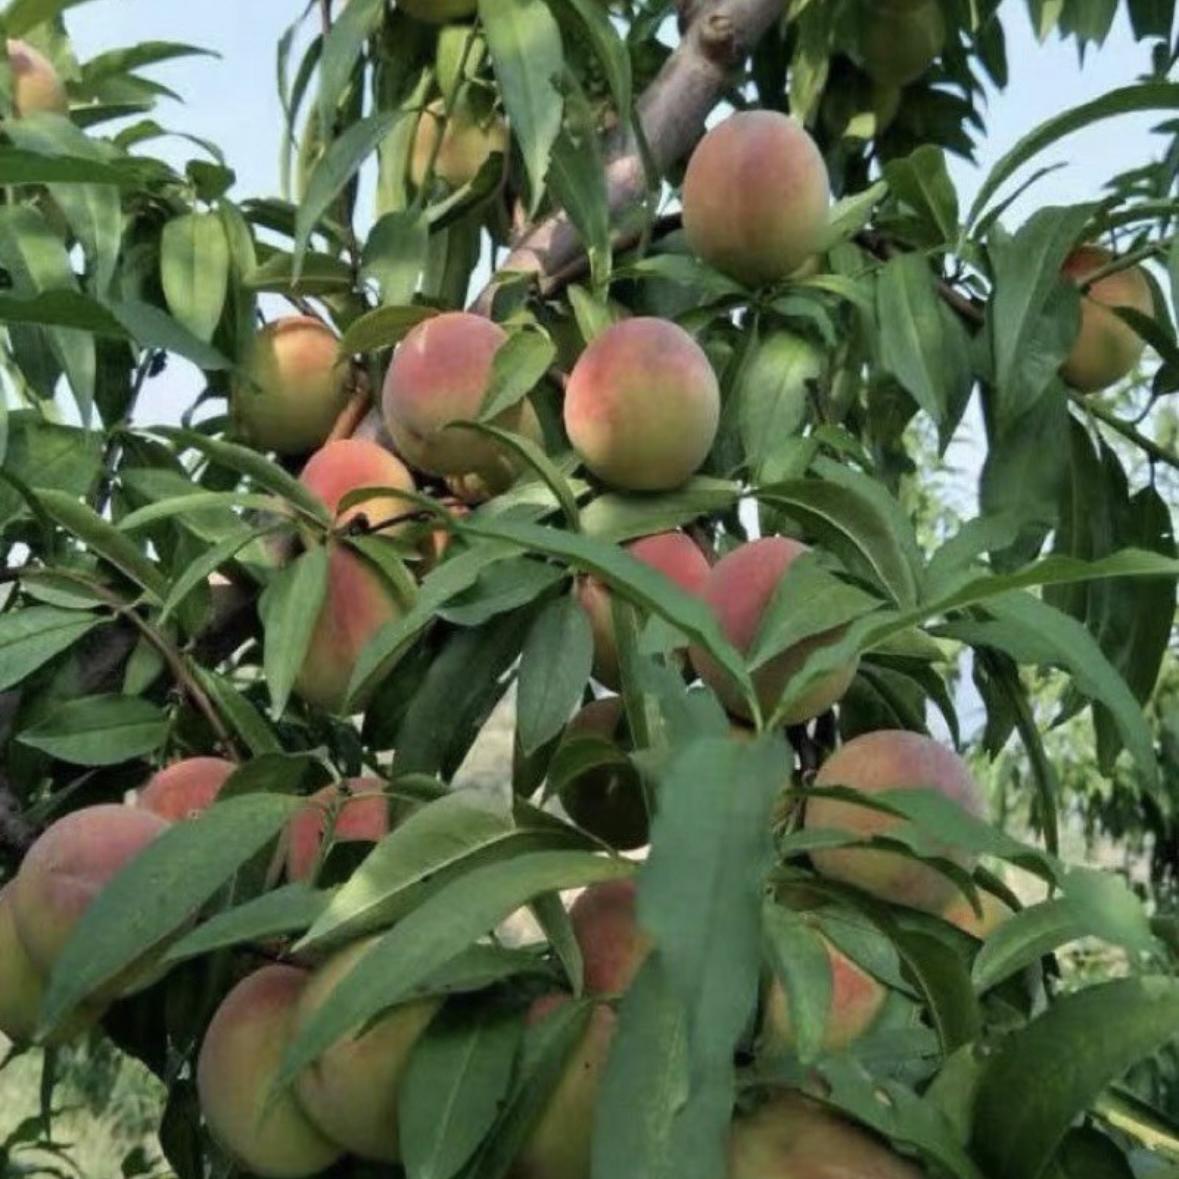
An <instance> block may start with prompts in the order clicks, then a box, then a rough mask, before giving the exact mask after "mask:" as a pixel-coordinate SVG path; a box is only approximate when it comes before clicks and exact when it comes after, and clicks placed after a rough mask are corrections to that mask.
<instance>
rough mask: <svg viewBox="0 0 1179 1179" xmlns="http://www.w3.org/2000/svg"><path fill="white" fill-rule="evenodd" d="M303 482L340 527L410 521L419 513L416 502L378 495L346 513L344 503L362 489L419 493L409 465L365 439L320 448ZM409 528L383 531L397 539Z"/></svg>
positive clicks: (301, 478) (392, 526) (395, 526)
mask: <svg viewBox="0 0 1179 1179" xmlns="http://www.w3.org/2000/svg"><path fill="white" fill-rule="evenodd" d="M299 482H300V483H302V484H303V486H304V487H306V488H307V490H308V491H313V492H314V493H315V494H316V495H317V496H319V498H320V499H321V500H323V502H324V504H325V505H326V506H327V509H328V511H330V512H331V513H332V514H333V515H335V516H336V524H337V525H343V524H347V523H348V522H349V521H351V520H363V521H365V522H366V523H369V524H379V523H381V522H382V521H386V520H394V519H396V518H397V517H398V516H401V517H407V518H408V517H410V516H412V515H413V514H414V513H415V512H416V511H417V510H418V509H417V507H416V506H415V505H414V504H413V502H412V501H410V500H408V499H403V498H402V497H400V496H396V495H374V496H372V497H371V498H369V499H365V500H361V501H360V502H359V503H355V504H353V505H352V506H351V507H350V508H345V509H344V510H343V511H342V512H341V511H339V510H338V505H339V503H340V500H342V499H343V498H344V497H345V496H346V495H348V494H349V493H350V492H353V491H359V490H360V489H361V488H366V487H367V488H373V487H392V488H395V489H397V490H400V491H416V490H417V489H416V487H415V485H414V481H413V476H412V475H411V474H410V473H409V471H408V470H407V469H406V466H405V464H404V463H403V462H402V461H401V460H400V459H399V458H398V457H397V456H396V455H395V454H392V453H390V452H389V451H387V450H386V449H385V448H384V447H383V446H380V445H379V444H378V443H376V442H369V441H368V440H366V439H364V438H339V439H336V440H335V441H334V442H329V443H328V444H327V445H326V446H322V447H320V449H319V450H317V451H316V452H315V453H314V454H313V455H312V456H311V457H310V458H309V459H308V460H307V465H306V466H305V467H304V468H303V473H302V474H301V475H300V476H299ZM405 528H406V524H404V523H397V524H387V525H386V526H385V527H383V528H382V529H381V530H380V531H381V534H382V535H384V536H396V535H397V533H398V532H403V531H404V530H405Z"/></svg>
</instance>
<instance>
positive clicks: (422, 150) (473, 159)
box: [409, 98, 508, 188]
mask: <svg viewBox="0 0 1179 1179" xmlns="http://www.w3.org/2000/svg"><path fill="white" fill-rule="evenodd" d="M440 137H441V141H442V142H441V143H439V142H438V141H439V138H440ZM435 144H438V148H437V151H438V155H437V156H436V157H435V159H434V175H435V176H437V177H438V178H439V179H440V180H445V181H446V183H447V184H449V185H450V186H451V188H462V186H463V185H464V184H469V183H470V182H471V181H472V180H474V179H475V177H476V176H477V175H478V173H479V169H480V168H482V167H483V165H484V164H485V163H487V161H488V159H489V158H490V157H491V154H492V153H493V152H499V153H501V154H502V153H504V152H506V151H507V148H508V129H507V126H506V125H505V124H504V121H503V119H501V118H500V117H499V116H498V115H493V116H492V117H491V119H490V120H488V121H487V122H486V123H483V124H481V123H480V122H479V121H478V120H477V119H476V118H475V116H474V114H473V113H472V112H471V111H470V110H467V109H465V108H464V107H463V106H462V105H460V106H459V107H457V108H456V109H455V110H453V111H452V112H451V115H450V118H449V119H448V118H447V117H446V104H445V103H444V102H443V101H442V99H440V98H439V99H436V100H435V101H434V102H432V103H430V105H429V106H427V107H426V109H425V110H423V111H422V115H421V118H420V119H418V129H417V132H416V134H415V135H414V140H413V154H412V155H411V156H410V163H409V173H410V178H411V179H412V180H413V182H414V185H415V186H416V187H418V188H420V187H421V186H422V184H423V183H424V182H425V179H426V170H427V168H428V167H429V165H430V157H431V156H432V155H433V153H434V150H435Z"/></svg>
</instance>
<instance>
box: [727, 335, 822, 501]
mask: <svg viewBox="0 0 1179 1179" xmlns="http://www.w3.org/2000/svg"><path fill="white" fill-rule="evenodd" d="M824 367H825V365H824V358H823V354H822V353H821V352H820V351H819V349H817V348H816V347H815V346H814V345H813V344H812V343H810V341H809V340H806V339H804V338H803V337H802V336H798V335H795V334H794V333H793V332H787V331H775V332H771V333H769V334H768V335H766V336H764V337H762V338H760V339H759V340H758V341H757V343H756V344H755V345H754V347H753V349H752V352H751V353H750V354H749V355H747V357H746V359H745V362H744V363H743V364H742V366H741V369H740V372H739V374H738V378H737V384H736V388H735V389H734V390H733V394H732V395H733V396H734V397H736V399H737V402H736V410H737V420H738V425H739V428H740V432H741V444H742V446H743V447H744V450H745V459H746V462H747V463H748V465H749V470H750V471H751V473H752V474H753V476H754V478H758V477H760V476H761V473H762V471H763V470H764V469H765V465H766V462H767V460H768V459H769V458H770V456H771V454H772V453H773V451H774V450H775V449H777V448H778V447H779V446H780V445H781V443H782V440H783V439H785V438H790V437H793V436H794V435H796V434H798V433H799V432H800V431H801V430H802V427H803V426H804V425H805V424H806V421H807V418H808V416H809V414H810V407H811V400H812V397H813V396H815V395H816V394H817V392H818V386H819V380H820V378H821V377H822V375H823V370H824Z"/></svg>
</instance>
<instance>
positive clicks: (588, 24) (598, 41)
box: [556, 0, 632, 116]
mask: <svg viewBox="0 0 1179 1179" xmlns="http://www.w3.org/2000/svg"><path fill="white" fill-rule="evenodd" d="M556 2H557V3H558V4H560V3H561V0H556ZM568 7H569V8H570V9H571V10H572V11H573V13H574V14H575V15H576V17H577V19H578V20H579V21H580V22H581V25H582V28H583V29H584V30H585V34H586V36H587V38H588V39H589V43H590V45H591V46H592V48H593V51H594V53H595V55H596V56H597V59H598V63H599V65H601V67H602V71H603V72H604V73H605V75H606V84H607V85H608V86H609V87H610V94H611V96H612V97H613V99H614V109H615V110H617V111H621V112H622V113H623V114H624V115H628V116H629V113H630V109H631V106H630V104H631V88H632V82H631V68H630V54H629V53H628V52H627V49H626V45H625V44H624V42H623V40H622V38H621V37H620V36H619V35H618V31H617V30H616V29H615V28H614V25H613V23H612V22H611V20H610V17H609V15H608V13H607V12H606V10H605V9H604V8H603V7H602V5H601V4H600V3H598V0H569V4H568ZM558 11H559V10H558Z"/></svg>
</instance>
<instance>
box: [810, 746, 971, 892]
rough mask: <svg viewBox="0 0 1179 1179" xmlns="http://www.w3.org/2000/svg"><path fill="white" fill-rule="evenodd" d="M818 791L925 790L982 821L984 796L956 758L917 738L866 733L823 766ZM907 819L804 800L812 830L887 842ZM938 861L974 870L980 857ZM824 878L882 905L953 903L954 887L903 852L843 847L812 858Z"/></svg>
mask: <svg viewBox="0 0 1179 1179" xmlns="http://www.w3.org/2000/svg"><path fill="white" fill-rule="evenodd" d="M815 782H816V785H819V786H845V787H850V788H851V789H853V790H857V791H859V792H860V793H862V794H863V795H865V796H866V797H871V796H872V795H874V794H879V793H880V792H882V791H886V790H928V791H936V792H937V793H939V794H942V795H944V796H945V797H946V798H947V799H949V800H950V801H951V802H953V803H955V804H956V805H957V806H959V807H961V808H962V809H963V810H964V811H965V812H966V813H967V814H969V815H972V816H974V817H976V818H982V817H983V816H984V814H985V806H984V801H983V795H982V791H981V790H980V789H979V787H978V785H977V783H976V782H975V781H974V778H973V777H972V775H971V773H970V770H969V769H968V768H967V766H966V764H965V762H963V761H962V759H961V758H960V757H958V755H957V754H955V753H953V752H951V751H950V750H949V749H946V748H944V747H943V746H941V745H939V744H938V743H937V742H936V741H933V740H931V739H930V738H929V737H925V736H923V735H922V734H920V733H910V732H905V731H900V730H898V731H889V730H884V731H881V732H876V733H865V734H864V735H863V736H861V737H856V738H854V739H853V740H851V741H849V742H848V743H847V744H846V745H844V746H842V747H841V748H840V749H838V750H836V752H835V753H834V754H832V755H831V757H829V758H828V759H827V760H826V761H825V762H824V763H823V765H822V766H821V767H820V769H819V772H818V774H817V775H816V778H815ZM903 822H904V820H902V819H900V818H899V817H897V816H894V815H889V814H885V813H884V812H883V811H878V810H873V809H872V808H870V807H865V806H859V805H857V804H855V803H851V802H843V801H841V800H839V799H834V798H822V797H819V796H814V797H811V798H810V799H809V800H808V801H807V807H806V820H805V825H806V827H807V828H808V829H834V830H838V831H844V832H848V833H850V834H852V835H854V836H857V837H860V838H863V839H868V838H871V837H873V836H887V835H888V834H889V832H890V831H893V830H895V829H896V828H897V827H898V826H900V825H901V824H902V823H903ZM937 851H938V854H939V856H941V857H943V858H945V859H947V860H949V861H950V862H952V863H955V864H957V865H958V866H959V867H960V868H962V869H964V870H966V871H970V870H971V869H973V867H974V863H975V857H974V856H973V855H969V854H967V853H966V852H963V851H962V850H961V849H958V848H953V847H950V846H944V847H939V848H938V849H937ZM811 861H812V863H813V864H814V865H815V867H816V868H817V869H818V871H819V873H820V875H822V876H826V877H828V878H830V879H832V880H840V881H843V882H844V883H846V884H852V885H855V886H856V887H857V888H862V889H864V890H865V891H866V892H870V893H873V894H874V895H875V896H878V897H882V898H883V899H884V900H888V901H894V902H895V903H897V904H901V905H908V906H909V907H910V908H914V909H924V910H926V911H927V912H930V913H937V912H940V911H942V910H943V909H944V908H945V907H946V906H947V905H948V904H949V903H950V902H951V901H952V900H953V899H954V897H955V895H956V891H957V890H956V889H955V886H954V884H953V882H952V881H951V880H950V879H949V878H948V877H947V876H944V875H943V874H942V873H940V872H938V871H937V870H936V869H934V868H932V867H930V866H929V865H928V864H923V863H921V862H920V861H919V860H916V859H913V858H911V857H909V856H904V855H901V854H900V853H899V852H891V851H877V850H875V849H870V848H860V847H842V848H825V849H820V850H816V851H813V852H812V853H811Z"/></svg>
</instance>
